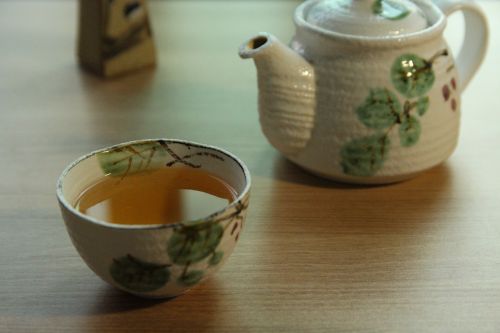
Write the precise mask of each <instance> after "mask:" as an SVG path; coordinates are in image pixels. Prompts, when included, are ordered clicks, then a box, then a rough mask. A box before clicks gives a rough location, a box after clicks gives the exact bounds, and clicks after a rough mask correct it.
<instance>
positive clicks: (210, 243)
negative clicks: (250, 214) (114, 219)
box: [57, 139, 251, 298]
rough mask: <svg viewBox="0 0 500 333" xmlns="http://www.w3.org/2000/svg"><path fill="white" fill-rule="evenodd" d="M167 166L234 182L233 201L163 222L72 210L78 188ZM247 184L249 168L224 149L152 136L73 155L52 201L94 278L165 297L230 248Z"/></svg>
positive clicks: (200, 275) (220, 260) (197, 278)
mask: <svg viewBox="0 0 500 333" xmlns="http://www.w3.org/2000/svg"><path fill="white" fill-rule="evenodd" d="M103 161H104V162H103ZM165 167H168V168H199V169H201V170H203V171H207V172H209V173H211V174H213V175H215V176H217V177H219V178H220V179H221V180H223V181H224V182H226V183H227V184H228V185H229V186H231V187H232V188H233V189H234V190H235V192H236V199H235V200H234V201H232V202H230V203H229V204H228V205H227V206H226V207H224V208H223V209H221V210H218V211H214V212H213V213H212V214H211V215H209V216H206V217H204V218H201V219H197V220H192V221H182V222H179V223H175V224H160V225H139V224H138V225H125V224H113V223H109V222H106V221H100V220H98V219H96V218H93V217H91V216H88V215H84V214H82V213H81V212H80V211H79V210H78V209H76V208H75V203H76V201H77V199H78V198H79V196H80V195H81V193H82V192H83V191H85V190H86V189H87V188H89V187H90V186H91V185H92V184H95V183H96V182H98V181H99V180H101V179H102V178H103V177H106V176H109V175H110V174H111V175H112V176H119V177H126V176H127V175H129V174H131V173H136V172H141V171H144V170H155V169H158V168H165ZM250 183H251V180H250V173H249V171H248V169H247V167H246V166H245V165H244V164H243V162H242V161H241V160H239V159H238V158H237V157H236V156H234V155H233V154H231V153H229V152H227V151H225V150H223V149H220V148H216V147H213V146H208V145H204V144H198V143H193V142H186V141H181V140H170V139H149V140H138V141H133V142H127V143H122V144H119V145H116V146H112V147H108V148H104V149H100V150H97V151H94V152H92V153H90V154H88V155H85V156H83V157H81V158H79V159H77V160H76V161H74V162H73V163H71V164H70V165H69V166H68V167H67V168H66V169H65V170H64V171H63V173H62V174H61V176H60V177H59V180H58V182H57V199H58V201H59V204H60V207H61V211H62V216H63V218H64V222H65V224H66V228H67V230H68V233H69V235H70V237H71V240H72V242H73V244H74V245H75V247H76V249H77V251H78V252H79V254H80V256H81V257H82V258H83V260H84V261H85V262H86V263H87V265H88V266H89V267H90V268H91V269H92V270H93V271H94V272H95V273H96V274H97V275H98V276H99V277H101V278H102V279H103V280H104V281H106V282H108V283H109V284H111V285H113V286H115V287H117V288H119V289H121V290H124V291H126V292H129V293H131V294H135V295H139V296H144V297H153V298H164V297H174V296H177V295H179V294H182V293H183V292H185V291H186V290H187V289H189V288H191V287H193V286H194V285H196V284H198V283H200V282H201V281H202V280H204V279H205V278H207V277H208V276H210V275H211V274H213V273H214V272H215V271H217V270H218V269H219V268H220V267H221V266H222V265H223V264H224V262H225V261H226V259H227V258H228V257H229V255H230V254H231V253H232V252H233V249H234V246H235V245H236V243H237V241H238V237H239V234H240V232H241V230H242V228H243V223H244V220H245V215H246V210H247V207H248V202H249V194H250Z"/></svg>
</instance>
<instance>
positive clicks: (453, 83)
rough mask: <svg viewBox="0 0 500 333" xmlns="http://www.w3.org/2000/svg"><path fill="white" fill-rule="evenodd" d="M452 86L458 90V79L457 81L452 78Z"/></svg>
mask: <svg viewBox="0 0 500 333" xmlns="http://www.w3.org/2000/svg"><path fill="white" fill-rule="evenodd" d="M450 83H451V87H452V88H453V90H457V81H455V78H454V77H453V78H451V81H450Z"/></svg>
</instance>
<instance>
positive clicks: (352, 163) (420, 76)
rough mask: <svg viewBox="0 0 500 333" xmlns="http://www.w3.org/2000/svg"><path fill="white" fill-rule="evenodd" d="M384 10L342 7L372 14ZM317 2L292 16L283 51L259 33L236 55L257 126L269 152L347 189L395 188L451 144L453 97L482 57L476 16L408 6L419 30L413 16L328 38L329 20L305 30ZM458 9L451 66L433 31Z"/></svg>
mask: <svg viewBox="0 0 500 333" xmlns="http://www.w3.org/2000/svg"><path fill="white" fill-rule="evenodd" d="M384 1H386V0H354V1H352V2H353V3H362V2H364V3H368V2H370V3H372V7H368V8H374V7H373V6H374V5H376V4H377V3H378V4H384ZM387 1H392V0H387ZM326 2H327V1H326ZM326 2H325V1H324V0H309V1H306V2H304V3H303V4H301V5H300V6H299V7H298V8H297V9H296V11H295V16H294V19H295V25H296V27H297V31H296V35H295V37H294V38H293V40H292V41H291V43H290V47H288V46H285V45H284V44H282V43H280V42H279V41H278V40H277V39H276V38H275V37H274V36H272V35H270V34H268V33H260V34H258V35H257V36H255V37H254V38H252V39H250V40H249V41H248V42H246V43H244V44H243V45H242V46H241V47H240V52H239V53H240V56H241V57H242V58H253V59H254V61H255V64H256V67H257V71H258V84H259V113H260V122H261V126H262V130H263V132H264V134H265V135H266V137H267V138H268V140H269V141H270V143H271V144H272V145H273V146H275V147H276V148H277V149H278V150H279V151H281V152H282V153H283V154H284V155H285V156H286V157H287V158H288V159H290V160H291V161H293V162H295V163H296V164H298V165H299V166H301V167H303V168H305V169H307V170H309V171H311V172H313V173H315V174H318V175H320V176H324V177H328V178H331V179H334V180H338V181H343V182H352V183H389V182H394V181H399V180H403V179H406V178H410V177H412V176H414V175H416V174H418V173H419V172H422V171H424V170H426V169H429V168H432V167H434V166H436V165H438V164H440V163H441V162H443V161H444V160H446V159H447V158H448V157H449V156H450V154H451V153H452V152H453V150H454V148H455V146H456V144H457V140H458V133H459V124H460V94H461V92H462V91H463V90H464V88H465V87H466V85H467V84H468V82H469V81H470V79H471V78H472V76H473V74H474V73H475V72H476V70H477V69H478V67H479V65H480V63H481V61H482V59H483V57H484V54H485V52H486V45H487V39H488V30H487V23H486V19H485V17H484V15H483V13H482V11H481V10H480V8H479V7H477V6H476V5H475V4H474V3H472V2H470V1H465V0H464V1H462V0H459V1H435V3H432V2H430V1H426V0H413V1H412V4H414V5H416V6H417V7H418V9H419V10H420V11H421V13H422V15H424V16H425V18H426V20H427V22H428V26H427V27H426V28H424V29H423V30H422V29H419V28H418V26H417V27H415V26H413V25H414V23H413V22H417V24H419V23H418V22H419V20H418V17H417V19H415V20H412V21H411V22H410V23H408V24H407V26H404V29H402V30H401V31H395V30H390V31H391V32H390V34H386V35H376V33H377V32H380V28H378V29H379V30H376V31H375V33H374V32H372V31H367V30H366V29H369V27H370V26H369V25H366V26H365V31H364V33H363V31H360V28H359V26H356V25H354V26H356V27H357V28H356V30H355V31H353V32H352V34H347V33H345V32H338V31H333V30H328V28H329V27H330V26H331V25H333V23H332V22H335V20H333V21H332V20H330V21H328V19H322V18H321V19H318V20H319V21H321V20H323V21H325V22H327V23H324V22H323V23H321V25H318V24H320V23H317V22H313V23H311V19H310V18H311V17H314V15H312V14H311V12H313V11H314V10H317V7H318V6H320V5H323V4H324V3H326ZM344 2H345V3H350V1H349V0H344ZM365 7H366V6H365ZM458 10H461V11H463V13H464V16H465V23H466V24H465V31H466V33H465V40H464V46H463V48H462V50H461V51H460V53H459V55H458V59H457V62H456V63H455V61H454V59H453V56H452V54H451V50H450V49H449V46H448V45H447V43H446V41H445V40H444V38H443V30H444V28H445V25H446V16H447V15H450V14H451V13H453V12H455V11H458ZM327 14H328V13H327ZM327 14H325V15H327ZM328 15H330V14H328ZM405 15H407V14H405ZM316 16H318V15H316ZM319 16H321V15H319ZM417 16H418V15H417ZM334 19H337V18H334ZM377 20H378V21H376V24H374V25H372V26H374V27H378V25H379V24H380V23H379V22H384V21H389V23H388V24H387V27H386V29H393V24H394V23H393V22H394V21H395V20H394V19H384V18H383V17H382V18H378V19H377ZM333 26H334V25H333ZM334 28H335V26H334ZM412 28H414V31H412ZM332 29H333V28H332ZM387 31H389V30H387ZM394 31H395V32H394Z"/></svg>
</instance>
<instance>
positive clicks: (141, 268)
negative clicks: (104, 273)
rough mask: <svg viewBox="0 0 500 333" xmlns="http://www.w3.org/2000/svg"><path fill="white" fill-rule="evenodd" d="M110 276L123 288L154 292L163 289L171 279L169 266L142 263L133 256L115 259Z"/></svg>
mask: <svg viewBox="0 0 500 333" xmlns="http://www.w3.org/2000/svg"><path fill="white" fill-rule="evenodd" d="M110 274H111V276H112V277H113V279H114V280H115V281H116V283H118V284H119V285H121V286H122V287H124V288H126V289H129V290H132V291H137V292H147V291H154V290H156V289H159V288H161V287H163V286H164V285H165V284H166V283H167V282H168V280H169V278H170V271H169V269H168V265H158V264H153V263H149V262H145V261H142V260H140V259H138V258H135V257H134V256H132V255H130V254H129V255H127V256H125V257H122V258H118V259H114V260H113V263H112V264H111V268H110Z"/></svg>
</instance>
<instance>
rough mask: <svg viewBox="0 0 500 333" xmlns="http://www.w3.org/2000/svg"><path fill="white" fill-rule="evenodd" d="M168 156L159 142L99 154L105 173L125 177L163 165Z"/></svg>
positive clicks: (118, 148)
mask: <svg viewBox="0 0 500 333" xmlns="http://www.w3.org/2000/svg"><path fill="white" fill-rule="evenodd" d="M165 155H166V152H165V150H164V149H163V148H162V147H161V145H160V144H159V143H158V142H145V143H141V144H135V145H128V146H124V147H116V148H113V149H110V150H107V151H104V152H101V153H98V154H97V159H98V161H99V164H100V166H101V169H102V170H103V172H104V173H106V174H110V175H111V176H123V175H126V174H131V173H135V172H138V171H141V170H146V169H148V168H151V167H153V166H158V165H161V163H162V161H163V160H164V157H165Z"/></svg>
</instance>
